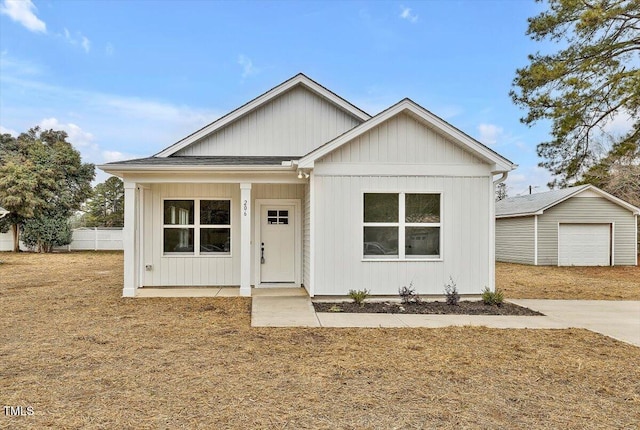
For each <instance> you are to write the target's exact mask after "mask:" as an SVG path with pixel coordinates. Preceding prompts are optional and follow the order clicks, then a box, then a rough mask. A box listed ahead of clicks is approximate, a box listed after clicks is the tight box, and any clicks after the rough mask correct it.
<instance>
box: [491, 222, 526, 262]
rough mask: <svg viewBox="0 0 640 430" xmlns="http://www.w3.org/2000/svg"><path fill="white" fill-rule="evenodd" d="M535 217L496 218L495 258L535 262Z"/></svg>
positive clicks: (506, 260)
mask: <svg viewBox="0 0 640 430" xmlns="http://www.w3.org/2000/svg"><path fill="white" fill-rule="evenodd" d="M534 253H535V217H533V216H526V217H515V218H499V219H496V260H497V261H504V262H507V263H520V264H535V255H534Z"/></svg>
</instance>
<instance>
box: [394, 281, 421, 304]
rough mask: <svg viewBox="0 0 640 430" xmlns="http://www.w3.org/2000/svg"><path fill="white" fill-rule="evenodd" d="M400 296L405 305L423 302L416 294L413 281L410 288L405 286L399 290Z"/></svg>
mask: <svg viewBox="0 0 640 430" xmlns="http://www.w3.org/2000/svg"><path fill="white" fill-rule="evenodd" d="M398 295H399V296H400V299H401V300H402V303H404V304H408V303H420V302H422V299H421V298H420V295H419V294H418V293H416V289H415V288H413V281H412V282H410V283H409V286H408V287H407V286H404V287H400V288H398Z"/></svg>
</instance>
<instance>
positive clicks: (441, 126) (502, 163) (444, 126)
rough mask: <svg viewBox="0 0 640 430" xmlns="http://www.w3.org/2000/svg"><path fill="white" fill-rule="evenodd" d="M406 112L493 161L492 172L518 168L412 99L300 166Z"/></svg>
mask: <svg viewBox="0 0 640 430" xmlns="http://www.w3.org/2000/svg"><path fill="white" fill-rule="evenodd" d="M402 113H408V114H410V115H411V116H413V117H414V118H415V119H417V120H418V121H420V122H422V123H423V124H425V125H426V126H428V127H430V128H434V129H436V130H437V131H438V132H440V133H442V134H444V135H445V136H446V137H448V138H449V139H451V140H452V141H454V142H455V143H456V144H458V145H460V146H461V147H463V148H465V149H466V150H467V151H469V152H471V153H472V154H474V155H475V156H477V157H478V158H480V159H482V160H484V161H485V162H487V163H489V164H492V165H493V168H492V171H493V172H494V173H500V172H509V171H511V170H513V169H515V168H516V167H517V165H516V164H514V163H512V162H511V161H509V160H507V159H506V158H504V157H503V156H501V155H500V154H498V153H497V152H495V151H493V150H492V149H490V148H488V147H487V146H485V145H483V144H482V143H480V142H478V141H477V140H475V139H474V138H472V137H471V136H469V135H467V134H465V133H464V132H462V131H460V130H458V129H457V128H455V127H454V126H452V125H451V124H449V123H448V122H446V121H445V120H443V119H441V118H439V117H437V116H436V115H434V114H432V113H431V112H429V111H428V110H426V109H425V108H423V107H422V106H420V105H419V104H417V103H415V102H414V101H412V100H411V99H408V98H405V99H403V100H401V101H400V102H398V103H396V104H395V105H393V106H391V107H390V108H388V109H386V110H384V111H382V112H380V113H379V114H378V115H376V116H374V117H373V118H371V119H369V120H368V121H366V122H364V123H362V124H360V125H359V126H357V127H354V128H352V129H351V130H349V131H347V132H345V133H343V134H342V135H340V136H338V137H336V138H335V139H333V140H331V141H329V142H327V143H326V144H324V145H322V146H320V147H319V148H316V149H314V150H313V151H311V152H310V153H308V154H307V155H305V156H304V157H302V158H301V159H300V161H299V167H300V168H313V166H314V162H315V161H316V160H318V159H320V158H322V157H324V156H325V155H327V154H329V153H330V152H332V151H335V150H336V149H338V148H340V147H341V146H342V145H344V144H346V143H348V142H349V141H351V140H353V139H355V138H356V137H358V136H360V135H362V134H364V133H366V132H367V131H369V130H371V129H372V128H374V127H376V126H378V125H380V124H382V123H384V122H385V121H388V120H389V119H391V118H393V117H395V116H396V115H399V114H402Z"/></svg>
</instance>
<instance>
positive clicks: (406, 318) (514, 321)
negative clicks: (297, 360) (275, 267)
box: [251, 288, 640, 346]
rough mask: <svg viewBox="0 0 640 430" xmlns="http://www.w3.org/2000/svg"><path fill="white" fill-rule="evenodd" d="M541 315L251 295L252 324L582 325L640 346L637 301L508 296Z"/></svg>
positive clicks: (300, 294)
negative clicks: (341, 306) (403, 309)
mask: <svg viewBox="0 0 640 430" xmlns="http://www.w3.org/2000/svg"><path fill="white" fill-rule="evenodd" d="M509 301H510V302H512V303H514V304H517V305H519V306H524V307H527V308H529V309H533V310H536V311H539V312H542V313H543V314H544V316H502V315H407V314H356V313H339V312H336V313H331V312H321V313H316V312H315V310H314V308H313V304H312V302H311V299H310V298H309V297H308V296H307V295H306V291H304V289H301V288H298V289H290V288H281V289H273V290H261V291H260V292H259V293H258V294H255V295H254V296H253V304H252V308H251V326H252V327H362V328H367V327H368V328H374V327H426V328H439V327H449V326H484V327H489V328H500V329H523V328H528V329H566V328H571V327H576V328H584V329H587V330H591V331H594V332H597V333H600V334H603V335H605V336H610V337H612V338H614V339H617V340H621V341H623V342H627V343H630V344H632V345H636V346H640V301H636V302H622V301H599V300H529V299H526V300H525V299H520V300H509Z"/></svg>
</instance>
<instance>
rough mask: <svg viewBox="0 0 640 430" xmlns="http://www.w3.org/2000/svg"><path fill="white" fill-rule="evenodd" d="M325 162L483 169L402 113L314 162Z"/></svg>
mask: <svg viewBox="0 0 640 430" xmlns="http://www.w3.org/2000/svg"><path fill="white" fill-rule="evenodd" d="M325 162H326V163H374V164H400V165H410V164H417V165H423V166H426V165H431V166H433V165H457V166H462V165H467V166H468V165H483V166H486V163H485V161H484V160H481V159H480V158H478V157H477V156H476V155H475V154H474V153H472V152H471V151H469V150H467V149H466V148H463V147H462V146H460V145H456V144H455V143H453V142H451V141H450V139H448V138H447V137H446V136H444V135H443V134H442V133H440V132H439V131H438V130H436V129H435V128H433V127H428V126H427V125H425V124H424V123H423V122H421V121H419V120H418V119H416V118H415V117H414V116H412V115H409V114H407V113H405V112H401V113H399V114H397V115H395V116H393V117H391V118H389V119H387V120H386V121H384V122H382V123H380V124H378V125H377V126H375V127H373V128H371V129H370V130H368V131H366V132H364V133H362V134H360V135H358V136H356V137H354V138H353V139H351V140H350V141H349V142H347V143H345V144H344V145H342V146H340V147H339V148H336V149H334V150H333V151H331V152H329V153H328V154H326V155H324V156H323V157H321V158H320V159H318V160H316V161H315V167H316V168H317V167H318V166H319V164H320V163H325ZM485 170H486V168H485Z"/></svg>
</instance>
